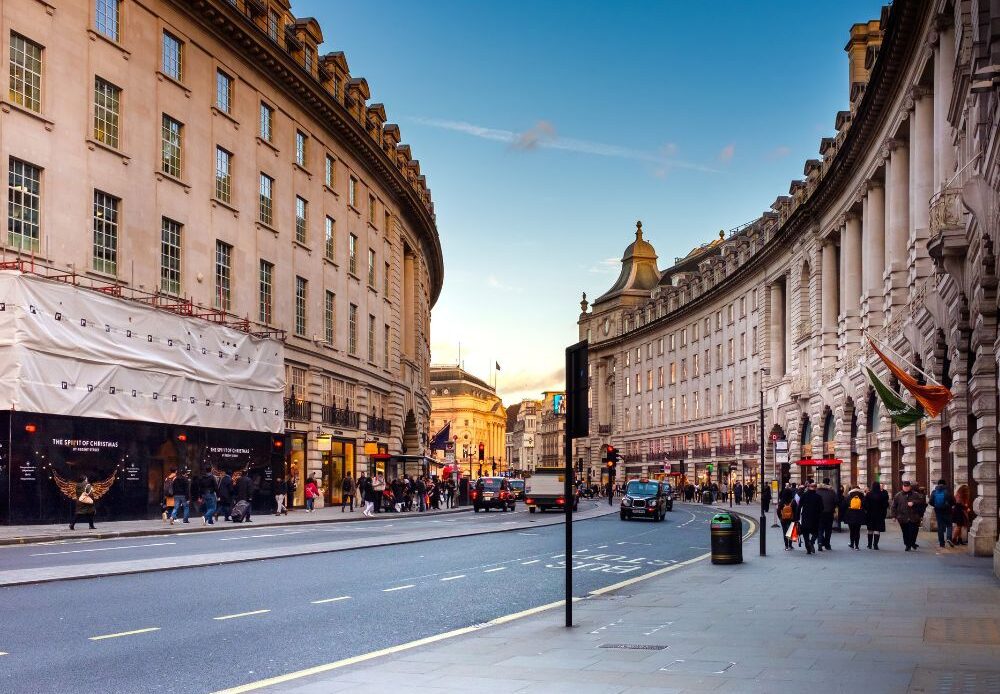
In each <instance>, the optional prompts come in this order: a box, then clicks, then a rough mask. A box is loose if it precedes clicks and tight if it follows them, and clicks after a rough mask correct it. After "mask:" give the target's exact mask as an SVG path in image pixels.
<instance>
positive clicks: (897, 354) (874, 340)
mask: <svg viewBox="0 0 1000 694" xmlns="http://www.w3.org/2000/svg"><path fill="white" fill-rule="evenodd" d="M864 334H865V337H867V338H868V339H869V340H871V341H872V342H877V343H878V344H879V345H880V346H881V347H882V349H884V350H886V351H887V352H892V354H893V356H895V357H896V358H897V359H899V360H900V361H901V362H903V363H904V364H906V365H907V366H908V367H910V368H911V369H913V370H914V371H916V372H917V373H920V374H922V375H923V377H924V378H926V379H927V380H929V381H930V382H931V383H933V384H934V385H936V386H943V385H944V384H943V383H941V382H940V381H938V380H937V379H936V378H934V377H933V376H931V375H930V374H929V373H927V372H926V371H924V370H923V369H921V368H920V367H919V366H917V365H915V364H912V363H911V362H910V361H909V360H908V359H907V358H906V357H904V356H903V355H902V354H900V353H899V352H897V351H896V350H894V349H893V348H892V347H890V346H889V345H887V344H886V343H884V342H882V340H880V339H878V338H877V337H874V336H872V334H871V333H869V332H868V331H867V330H866V331H865V333H864Z"/></svg>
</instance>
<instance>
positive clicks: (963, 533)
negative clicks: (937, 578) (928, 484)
mask: <svg viewBox="0 0 1000 694" xmlns="http://www.w3.org/2000/svg"><path fill="white" fill-rule="evenodd" d="M900 487H901V489H900V491H899V492H897V493H896V495H895V496H893V497H892V498H891V499H890V497H889V493H888V492H887V491H886V490H885V489H883V487H882V485H881V484H879V483H875V484H873V485H872V486H871V487H870V488H865V489H861V488H860V487H852V488H851V489H848V490H847V491H846V492H845V491H844V489H843V487H841V488H840V489H839V490H838V489H834V488H833V487H832V486H830V480H829V478H824V479H823V481H822V482H821V483H819V484H817V483H816V481H815V480H814V479H812V478H809V479H808V480H806V482H805V484H802V485H798V486H796V485H795V484H793V483H788V484H786V485H785V488H784V489H782V490H781V493H780V494H779V496H778V506H777V514H778V518H779V520H780V521H781V529H782V531H783V532H784V535H785V551H786V552H787V551H792V550H794V549H795V545H796V536H797V539H798V546H799V547H802V546H803V544H804V545H805V548H806V553H807V554H813V553H815V552H817V551H818V552H822V551H823V550H827V551H830V550H832V549H833V547H832V545H831V536H832V534H833V523H834V519H835V518H836V517H839V518H840V520H841V521H842V522H844V523H846V524H847V527H848V531H849V543H848V546H849V547H850V548H851V549H854V550H860V549H861V527H862V526H865V528H866V529H867V532H868V549H871V550H877V549H879V546H878V544H879V539H880V537H881V534H882V533H884V532H885V527H886V526H885V524H886V517H887V516H889V515H891V516H892V517H893V518H894V519H895V520H896V522H897V523H899V527H900V531H901V533H902V535H903V546H904V547H905V548H906V551H907V552H910V551H913V550H916V549H918V548H919V547H920V545H919V544H918V543H917V540H918V535H919V532H920V524H921V523H922V521H923V518H924V514H925V513H926V511H927V509H928V507H930V508H933V510H934V514H935V520H936V522H937V534H938V544H939V546H940V547H945V546H946V545H947V546H948V547H953V546H955V545H959V544H965V543H966V542H967V541H968V540H967V537H968V535H967V533H968V527H969V519H970V509H969V506H968V488H967V487H965V485H963V486H962V487H959V489H958V491H957V493H955V494H953V493H952V492H951V490H950V489H949V488H948V485H947V483H946V482H945V480H943V479H942V480H938V483H937V485H936V486H935V488H934V490H933V491H932V492H931V494H930V496H929V497H928V496H927V495H926V494H925V493H924V491H923V490H922V489H919V488H917V487H916V486H915V485H913V484H911V482H910V481H909V480H904V481H903V482H902V483H901V485H900ZM963 538H964V539H963Z"/></svg>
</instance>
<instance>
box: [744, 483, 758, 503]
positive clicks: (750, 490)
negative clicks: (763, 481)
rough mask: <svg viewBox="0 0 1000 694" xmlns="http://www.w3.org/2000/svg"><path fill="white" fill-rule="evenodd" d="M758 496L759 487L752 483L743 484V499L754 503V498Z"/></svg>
mask: <svg viewBox="0 0 1000 694" xmlns="http://www.w3.org/2000/svg"><path fill="white" fill-rule="evenodd" d="M755 496H757V487H755V486H754V485H752V484H744V485H743V499H744V500H745V501H746V502H747V503H748V504H752V503H753V498H754V497H755Z"/></svg>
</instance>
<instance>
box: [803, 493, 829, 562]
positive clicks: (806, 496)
mask: <svg viewBox="0 0 1000 694" xmlns="http://www.w3.org/2000/svg"><path fill="white" fill-rule="evenodd" d="M830 491H831V492H832V491H833V490H830ZM823 508H824V505H823V497H821V496H820V495H819V494H818V493H817V491H816V483H815V482H813V483H811V484H810V485H809V487H808V488H807V489H806V491H805V492H804V493H803V494H802V496H801V501H800V502H799V526H800V527H801V529H802V534H803V535H804V536H805V542H806V553H807V554H813V553H814V552H815V551H816V550H815V548H814V546H815V544H816V540H817V539H819V541H820V551H822V550H823V546H822V541H823V539H822V536H821V535H820V528H821V525H822V518H823V513H824V511H823Z"/></svg>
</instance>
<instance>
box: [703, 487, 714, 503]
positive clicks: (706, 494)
mask: <svg viewBox="0 0 1000 694" xmlns="http://www.w3.org/2000/svg"><path fill="white" fill-rule="evenodd" d="M701 503H703V504H706V505H709V504H711V503H712V492H710V491H709V490H707V489H706V490H705V491H703V492H702V493H701Z"/></svg>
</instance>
